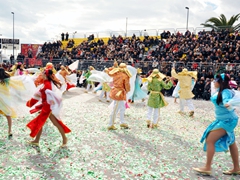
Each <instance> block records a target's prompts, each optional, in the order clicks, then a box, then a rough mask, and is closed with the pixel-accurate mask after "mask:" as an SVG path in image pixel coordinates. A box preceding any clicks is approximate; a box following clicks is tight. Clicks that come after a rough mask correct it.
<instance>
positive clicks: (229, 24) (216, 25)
mask: <svg viewBox="0 0 240 180" xmlns="http://www.w3.org/2000/svg"><path fill="white" fill-rule="evenodd" d="M239 18H240V13H239V14H237V15H233V16H232V17H231V18H230V19H229V20H228V21H227V18H226V16H225V15H224V14H221V15H220V16H219V18H217V17H211V18H210V19H208V20H207V21H206V22H205V23H202V24H201V25H203V26H204V27H210V28H212V29H214V30H217V31H219V30H222V29H227V28H228V29H229V30H230V31H236V30H240V23H238V24H237V25H234V23H235V22H237V21H238V19H239Z"/></svg>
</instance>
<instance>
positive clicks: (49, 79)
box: [27, 69, 71, 147]
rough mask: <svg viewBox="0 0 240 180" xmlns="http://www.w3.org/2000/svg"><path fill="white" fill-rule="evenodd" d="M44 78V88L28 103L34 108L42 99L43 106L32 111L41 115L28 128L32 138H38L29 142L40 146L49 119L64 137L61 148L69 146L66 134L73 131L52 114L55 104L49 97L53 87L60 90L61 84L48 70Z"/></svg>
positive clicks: (43, 74) (43, 75) (44, 73)
mask: <svg viewBox="0 0 240 180" xmlns="http://www.w3.org/2000/svg"><path fill="white" fill-rule="evenodd" d="M42 77H43V79H44V82H43V87H42V88H41V89H40V91H39V92H38V93H36V95H35V97H34V98H32V99H31V100H29V101H28V102H27V106H28V107H32V106H34V105H35V104H36V103H37V102H38V101H39V100H40V99H42V104H41V105H38V106H37V107H36V108H35V109H34V110H33V111H31V113H34V112H38V111H40V114H39V115H38V116H37V117H36V118H34V119H33V120H32V121H30V122H29V123H28V124H27V127H28V128H30V130H31V133H30V136H31V137H33V138H34V137H36V138H35V139H34V140H33V141H31V142H29V144H31V145H36V146H39V140H40V137H41V134H42V127H43V125H44V124H45V122H46V120H47V118H49V119H50V120H51V121H52V123H53V124H54V125H55V126H56V127H57V128H58V130H59V132H60V133H61V135H62V139H63V144H62V146H61V147H65V146H66V144H67V137H66V135H65V133H69V132H71V130H70V129H69V128H68V127H67V126H66V125H64V124H63V122H62V121H60V120H58V119H57V118H56V116H55V114H53V113H52V112H53V110H52V109H51V105H54V103H55V102H53V101H50V102H49V99H48V96H47V93H48V92H49V91H50V92H52V89H53V88H54V87H52V86H56V87H57V88H60V87H61V84H60V83H59V82H58V81H56V80H54V78H53V71H52V70H49V69H46V70H45V71H44V72H43V73H42ZM59 101H61V99H59Z"/></svg>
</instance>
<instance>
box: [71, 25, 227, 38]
mask: <svg viewBox="0 0 240 180" xmlns="http://www.w3.org/2000/svg"><path fill="white" fill-rule="evenodd" d="M219 29H230V28H229V27H228V26H223V27H219ZM188 30H189V31H190V32H193V33H194V34H198V32H200V31H203V30H205V31H206V32H207V31H211V30H212V28H209V27H195V28H194V27H188ZM146 31H147V33H148V35H149V36H160V34H161V33H162V32H163V31H166V32H167V31H169V32H170V33H171V34H176V33H177V32H180V33H183V34H184V33H185V32H186V31H187V29H186V28H183V27H182V28H159V29H146ZM91 34H94V36H95V38H104V37H105V38H107V37H112V36H113V35H115V36H118V35H121V36H125V37H126V35H127V36H128V37H130V36H132V35H133V34H135V35H136V36H144V30H128V31H127V32H125V31H105V32H104V31H101V32H79V33H74V37H75V38H87V37H88V36H89V35H91ZM71 35H72V36H73V34H70V37H71Z"/></svg>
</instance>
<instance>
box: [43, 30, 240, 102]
mask: <svg viewBox="0 0 240 180" xmlns="http://www.w3.org/2000/svg"><path fill="white" fill-rule="evenodd" d="M143 37H144V38H143V39H142V38H140V37H137V36H136V35H135V34H133V36H132V37H127V38H126V37H125V38H124V37H122V36H120V35H119V36H117V37H116V36H114V35H113V36H112V37H111V38H109V40H108V42H107V43H104V41H103V40H102V39H99V38H98V39H97V40H95V39H94V35H91V36H89V37H88V39H87V40H86V41H84V42H82V43H81V44H75V42H74V40H69V41H68V44H67V47H68V48H61V45H62V44H61V41H58V42H56V43H45V44H44V47H43V49H42V53H40V54H39V57H40V58H45V59H49V60H51V59H61V60H62V61H61V63H64V64H65V65H69V64H71V63H72V62H73V59H80V60H82V61H84V60H93V62H97V63H103V62H110V63H111V62H113V61H114V60H116V61H118V62H119V63H121V62H125V63H127V64H130V65H133V66H135V67H141V68H142V69H143V73H144V74H146V73H147V72H148V71H149V70H150V69H153V68H159V69H160V71H161V72H163V73H164V74H167V75H170V72H171V65H172V62H173V61H176V63H177V64H178V65H177V67H176V69H177V71H181V70H182V69H183V68H184V67H187V68H188V69H189V70H197V71H198V74H199V77H198V81H197V84H196V87H195V90H196V89H197V90H196V92H201V95H197V96H196V97H197V98H198V97H199V98H203V93H204V88H203V86H204V87H205V85H206V84H208V82H209V81H210V80H211V79H212V78H213V76H214V73H215V72H216V71H217V70H219V69H225V71H226V72H227V73H229V74H230V75H231V78H233V80H234V81H236V82H237V83H240V78H239V74H238V71H239V70H240V65H239V63H240V60H239V57H240V34H239V33H238V32H234V33H230V32H229V30H228V29H225V30H221V31H218V32H216V31H214V30H212V31H208V32H207V31H205V30H203V31H200V32H198V33H197V34H194V33H191V32H190V31H186V32H185V33H180V32H177V33H176V34H172V33H170V32H169V31H163V32H162V33H161V34H160V37H161V38H159V37H151V36H149V35H148V33H147V31H144V36H143ZM202 81H203V83H202ZM198 87H200V89H198Z"/></svg>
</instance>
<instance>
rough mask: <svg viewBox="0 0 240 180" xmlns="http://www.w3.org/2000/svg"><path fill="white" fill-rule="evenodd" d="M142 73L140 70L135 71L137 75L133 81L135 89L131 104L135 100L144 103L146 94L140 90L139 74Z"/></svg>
mask: <svg viewBox="0 0 240 180" xmlns="http://www.w3.org/2000/svg"><path fill="white" fill-rule="evenodd" d="M141 73H142V70H141V69H139V68H138V69H137V75H136V80H135V88H134V93H133V95H132V98H131V100H132V103H133V102H134V101H136V100H142V101H144V100H145V98H146V97H147V93H145V92H144V91H143V90H142V89H141V77H140V74H141Z"/></svg>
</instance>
